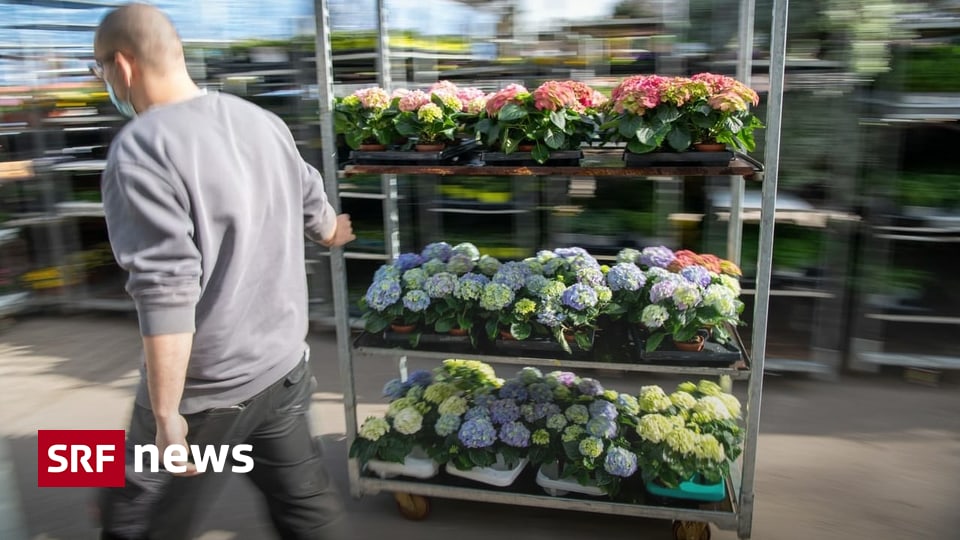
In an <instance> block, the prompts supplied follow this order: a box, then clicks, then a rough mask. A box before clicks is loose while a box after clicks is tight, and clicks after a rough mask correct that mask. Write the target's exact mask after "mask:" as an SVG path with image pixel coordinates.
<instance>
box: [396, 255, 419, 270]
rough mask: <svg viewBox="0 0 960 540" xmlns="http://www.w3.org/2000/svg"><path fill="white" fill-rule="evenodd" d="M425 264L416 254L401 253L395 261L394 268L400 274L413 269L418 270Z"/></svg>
mask: <svg viewBox="0 0 960 540" xmlns="http://www.w3.org/2000/svg"><path fill="white" fill-rule="evenodd" d="M421 264H423V257H421V256H420V255H418V254H416V253H401V254H400V255H399V256H398V257H397V260H395V261H393V266H394V268H396V269H397V270H398V271H400V272H406V271H407V270H410V269H411V268H416V267H418V266H420V265H421Z"/></svg>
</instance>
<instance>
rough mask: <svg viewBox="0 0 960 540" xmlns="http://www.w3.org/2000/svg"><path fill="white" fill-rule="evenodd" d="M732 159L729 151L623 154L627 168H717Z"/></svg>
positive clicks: (628, 152)
mask: <svg viewBox="0 0 960 540" xmlns="http://www.w3.org/2000/svg"><path fill="white" fill-rule="evenodd" d="M732 159H733V152H730V151H729V150H723V151H721V152H693V151H691V152H650V153H647V154H634V153H633V152H630V151H629V150H627V151H625V152H624V153H623V160H624V161H625V162H626V164H627V167H650V166H653V165H669V166H672V167H683V166H686V165H689V166H691V167H694V166H696V167H705V166H713V167H716V166H723V165H726V164H728V163H730V160H732Z"/></svg>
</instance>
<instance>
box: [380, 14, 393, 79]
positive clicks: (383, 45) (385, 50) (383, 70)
mask: <svg viewBox="0 0 960 540" xmlns="http://www.w3.org/2000/svg"><path fill="white" fill-rule="evenodd" d="M377 79H378V81H379V83H380V87H381V88H383V89H384V90H386V91H387V92H390V86H392V84H393V82H392V80H391V77H390V36H389V34H388V33H387V6H386V0H377Z"/></svg>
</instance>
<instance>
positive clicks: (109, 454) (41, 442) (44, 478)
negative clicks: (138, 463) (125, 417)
mask: <svg viewBox="0 0 960 540" xmlns="http://www.w3.org/2000/svg"><path fill="white" fill-rule="evenodd" d="M125 447H126V434H125V433H124V431H123V430H122V429H62V430H61V429H56V430H55V429H41V430H39V431H37V487H123V485H124V484H125V478H126V475H125V474H124V469H125V465H126V450H125Z"/></svg>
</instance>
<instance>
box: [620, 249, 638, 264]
mask: <svg viewBox="0 0 960 540" xmlns="http://www.w3.org/2000/svg"><path fill="white" fill-rule="evenodd" d="M639 260H640V252H639V251H637V250H635V249H633V248H626V249H621V250H620V253H617V264H621V263H627V264H636V262H637V261H639Z"/></svg>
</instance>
